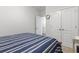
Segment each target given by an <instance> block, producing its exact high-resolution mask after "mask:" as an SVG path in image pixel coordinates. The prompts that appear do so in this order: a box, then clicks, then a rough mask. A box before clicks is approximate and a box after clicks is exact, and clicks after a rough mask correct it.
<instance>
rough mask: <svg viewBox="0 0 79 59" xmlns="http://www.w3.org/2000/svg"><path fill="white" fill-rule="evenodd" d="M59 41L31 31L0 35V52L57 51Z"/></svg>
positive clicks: (60, 50)
mask: <svg viewBox="0 0 79 59" xmlns="http://www.w3.org/2000/svg"><path fill="white" fill-rule="evenodd" d="M59 52H62V49H61V45H60V44H59V42H58V41H57V40H56V39H54V38H50V37H45V36H41V35H36V34H33V33H22V34H15V35H10V36H5V37H0V53H59Z"/></svg>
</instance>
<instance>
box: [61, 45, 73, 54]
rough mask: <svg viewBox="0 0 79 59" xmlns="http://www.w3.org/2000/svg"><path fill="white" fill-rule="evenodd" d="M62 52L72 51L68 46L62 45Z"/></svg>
mask: <svg viewBox="0 0 79 59" xmlns="http://www.w3.org/2000/svg"><path fill="white" fill-rule="evenodd" d="M62 50H63V53H73V49H72V48H69V47H65V46H63V47H62Z"/></svg>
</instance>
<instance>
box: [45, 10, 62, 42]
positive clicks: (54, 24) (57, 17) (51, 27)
mask: <svg viewBox="0 0 79 59" xmlns="http://www.w3.org/2000/svg"><path fill="white" fill-rule="evenodd" d="M50 15H51V16H50V19H49V20H47V21H46V35H47V36H50V37H53V38H56V39H57V40H58V41H60V42H61V31H60V29H61V12H60V11H57V12H53V13H50Z"/></svg>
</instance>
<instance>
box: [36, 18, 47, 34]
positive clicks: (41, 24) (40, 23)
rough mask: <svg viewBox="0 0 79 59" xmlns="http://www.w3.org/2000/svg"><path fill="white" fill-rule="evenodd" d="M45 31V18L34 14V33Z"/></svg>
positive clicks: (43, 32)
mask: <svg viewBox="0 0 79 59" xmlns="http://www.w3.org/2000/svg"><path fill="white" fill-rule="evenodd" d="M45 32H46V18H45V17H40V16H36V34H40V35H45Z"/></svg>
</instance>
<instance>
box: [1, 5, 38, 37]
mask: <svg viewBox="0 0 79 59" xmlns="http://www.w3.org/2000/svg"><path fill="white" fill-rule="evenodd" d="M37 15H39V12H38V11H37V10H36V9H35V8H33V7H7V6H6V7H0V36H5V35H12V34H16V33H23V32H24V33H26V32H31V33H34V32H35V16H37Z"/></svg>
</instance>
